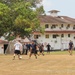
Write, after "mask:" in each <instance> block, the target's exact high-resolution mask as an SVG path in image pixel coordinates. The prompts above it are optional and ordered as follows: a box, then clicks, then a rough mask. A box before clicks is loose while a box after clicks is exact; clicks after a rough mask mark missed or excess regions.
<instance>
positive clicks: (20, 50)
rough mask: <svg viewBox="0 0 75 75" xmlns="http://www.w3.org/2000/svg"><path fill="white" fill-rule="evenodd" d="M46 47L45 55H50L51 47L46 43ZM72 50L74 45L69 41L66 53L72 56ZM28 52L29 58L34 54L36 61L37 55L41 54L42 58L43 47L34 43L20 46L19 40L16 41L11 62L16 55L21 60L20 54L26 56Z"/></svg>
mask: <svg viewBox="0 0 75 75" xmlns="http://www.w3.org/2000/svg"><path fill="white" fill-rule="evenodd" d="M46 47H47V53H50V49H51V45H50V44H49V43H48V44H47V45H46ZM73 48H74V44H73V42H72V41H71V40H70V42H69V49H68V52H69V53H70V55H72V51H73ZM28 52H30V53H29V58H31V56H32V54H34V56H35V58H36V59H37V55H40V54H42V55H43V56H44V45H43V44H36V43H35V42H32V43H29V44H28V43H24V44H23V45H22V44H21V42H20V40H18V41H17V42H16V43H15V44H14V56H13V60H14V59H15V56H16V54H17V55H18V58H19V59H21V58H20V55H21V54H25V55H27V54H28ZM38 52H39V53H38Z"/></svg>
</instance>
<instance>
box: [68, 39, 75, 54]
mask: <svg viewBox="0 0 75 75" xmlns="http://www.w3.org/2000/svg"><path fill="white" fill-rule="evenodd" d="M73 47H74V45H73V42H72V41H71V40H70V42H69V49H68V51H69V53H70V55H72V52H73Z"/></svg>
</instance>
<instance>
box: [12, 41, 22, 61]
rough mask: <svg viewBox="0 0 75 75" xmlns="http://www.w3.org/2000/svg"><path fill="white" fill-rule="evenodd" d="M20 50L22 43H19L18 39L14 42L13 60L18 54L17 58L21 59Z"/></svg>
mask: <svg viewBox="0 0 75 75" xmlns="http://www.w3.org/2000/svg"><path fill="white" fill-rule="evenodd" d="M21 52H22V44H21V43H20V40H18V41H17V42H16V43H15V44H14V56H13V60H14V59H15V56H16V55H18V58H19V59H21V58H20V57H21V56H20V55H21Z"/></svg>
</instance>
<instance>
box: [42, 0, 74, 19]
mask: <svg viewBox="0 0 75 75" xmlns="http://www.w3.org/2000/svg"><path fill="white" fill-rule="evenodd" d="M42 4H43V6H44V10H45V12H46V14H47V15H49V14H50V13H49V12H48V11H50V10H58V11H60V12H59V13H58V15H59V16H69V17H72V18H75V0H43V2H42Z"/></svg>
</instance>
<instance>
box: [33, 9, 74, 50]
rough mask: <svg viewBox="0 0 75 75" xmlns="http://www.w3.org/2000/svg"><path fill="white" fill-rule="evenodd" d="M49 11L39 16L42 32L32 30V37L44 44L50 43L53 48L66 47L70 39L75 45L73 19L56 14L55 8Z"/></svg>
mask: <svg viewBox="0 0 75 75" xmlns="http://www.w3.org/2000/svg"><path fill="white" fill-rule="evenodd" d="M49 12H50V13H51V15H41V16H39V20H40V25H41V26H42V27H45V32H44V34H41V33H40V32H34V34H33V36H32V39H33V40H37V41H38V42H39V43H43V44H44V45H46V44H47V43H50V45H51V47H52V48H53V50H58V49H59V50H64V49H68V43H69V41H70V40H72V41H73V43H74V46H75V19H74V18H70V17H68V16H58V15H57V13H58V12H59V11H57V10H51V11H49ZM45 49H46V48H45Z"/></svg>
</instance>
